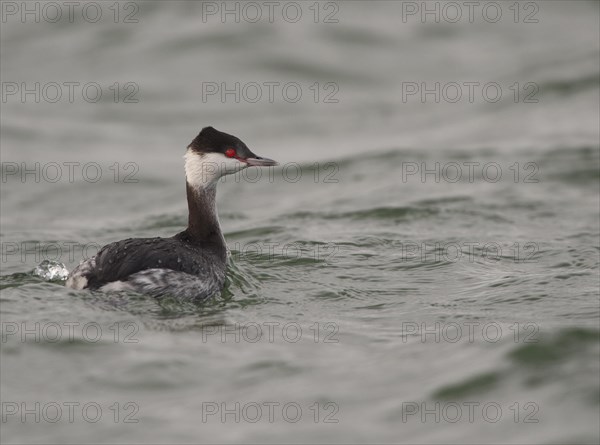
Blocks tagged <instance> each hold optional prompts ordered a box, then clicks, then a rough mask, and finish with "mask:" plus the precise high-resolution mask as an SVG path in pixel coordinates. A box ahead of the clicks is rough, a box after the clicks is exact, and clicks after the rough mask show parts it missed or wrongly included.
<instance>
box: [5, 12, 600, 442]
mask: <svg viewBox="0 0 600 445" xmlns="http://www.w3.org/2000/svg"><path fill="white" fill-rule="evenodd" d="M130 3H133V2H130ZM404 3H406V2H404ZM419 3H420V2H417V3H416V4H417V6H418V5H419ZM429 3H430V4H435V3H438V2H429ZM511 3H512V2H511ZM529 3H530V4H534V5H537V8H538V11H537V13H536V15H535V18H536V19H538V23H523V15H525V14H528V13H530V12H531V11H533V10H532V9H525V5H524V4H523V3H521V5H520V8H521V10H520V11H521V13H522V14H523V15H522V16H520V19H519V23H515V21H514V16H513V15H512V14H513V10H511V9H509V6H510V4H509V3H502V7H503V13H504V15H503V19H502V20H500V21H499V22H498V23H489V22H488V21H486V20H483V19H482V18H481V16H477V15H476V16H475V17H476V18H475V20H474V22H473V23H468V21H466V22H465V20H462V21H461V22H459V23H455V24H452V23H448V22H447V21H444V20H441V22H440V23H435V21H432V20H426V23H421V20H420V19H419V18H415V17H413V16H405V18H406V21H404V20H403V15H402V14H403V2H366V1H365V2H360V1H357V2H329V3H325V2H323V3H320V4H319V8H320V9H319V10H320V12H321V15H320V16H319V17H320V18H319V20H318V23H314V16H313V13H314V9H309V8H310V7H311V5H312V7H313V8H314V5H313V4H312V3H302V4H301V8H302V12H303V16H302V19H301V20H299V21H298V22H297V23H291V22H290V21H286V20H283V19H281V17H280V16H277V15H275V19H274V20H273V23H269V21H268V20H265V19H264V18H263V20H260V21H258V22H257V23H249V22H248V21H245V20H240V23H235V21H234V20H226V23H222V21H221V19H220V18H215V17H219V16H218V15H217V16H204V18H205V19H206V20H203V15H202V14H203V7H206V4H204V6H203V4H202V2H191V1H190V2H169V4H167V2H161V1H156V2H135V4H136V5H137V7H138V8H139V9H135V15H134V17H135V18H137V19H138V22H137V23H124V22H123V17H122V16H121V18H120V19H119V21H118V23H115V21H114V19H113V16H112V14H113V12H114V11H113V10H111V9H110V8H109V5H108V4H103V6H102V11H103V13H104V16H103V19H102V20H100V21H98V22H97V23H89V22H87V21H85V20H82V19H77V18H76V19H75V20H73V23H69V21H68V20H64V19H63V20H61V21H59V22H58V23H48V22H47V21H44V20H42V21H41V22H40V23H35V22H32V21H27V20H26V23H22V20H21V19H19V18H17V19H14V18H13V17H12V16H10V17H8V18H7V20H6V22H4V21H3V22H2V24H1V35H0V36H1V50H2V63H1V77H2V82H3V91H4V92H6V88H8V87H6V85H8V84H7V82H8V83H10V85H13V84H15V85H17V86H18V87H21V86H22V84H23V83H25V84H26V86H28V87H30V86H31V85H34V84H35V83H36V82H39V83H40V84H41V85H46V84H48V83H49V82H57V83H59V84H61V85H62V84H64V83H65V82H79V83H80V84H81V85H84V84H86V83H89V82H95V83H96V84H98V85H99V86H100V88H101V90H102V93H103V95H102V98H101V99H100V100H98V102H96V103H91V102H90V101H87V100H84V99H82V97H81V96H77V95H76V96H75V97H74V100H73V101H72V103H71V102H70V101H69V100H68V99H65V98H62V99H61V100H59V101H57V102H55V103H52V102H51V101H49V100H47V98H48V96H46V97H44V96H43V95H41V94H40V98H41V100H40V101H39V103H38V102H36V101H35V100H34V96H25V99H24V100H22V98H21V97H20V95H19V93H17V94H15V95H9V96H6V97H4V98H3V100H2V104H1V106H2V115H1V145H2V163H3V164H2V184H1V188H2V191H1V198H2V204H1V206H2V209H1V210H2V212H1V213H2V228H1V241H2V263H1V265H2V274H1V278H0V280H1V281H0V286H1V289H2V290H1V300H0V302H1V304H0V309H1V314H2V315H1V317H2V320H1V321H2V343H1V356H0V357H1V371H2V373H1V376H2V379H1V389H2V391H1V396H2V416H3V418H2V428H1V429H0V431H1V433H0V435H1V438H2V440H3V441H4V442H7V443H92V442H94V443H95V442H103V443H124V442H125V443H190V442H194V443H198V442H200V443H205V442H217V443H260V442H273V443H315V442H320V443H365V442H385V443H597V442H598V440H599V439H600V431H599V422H598V418H599V406H600V385H599V373H600V354H599V352H600V342H599V322H598V320H599V316H600V302H599V286H600V278H599V267H600V264H599V261H600V253H599V247H600V243H599V230H600V227H599V211H600V209H599V206H600V204H599V162H600V155H599V137H600V136H599V124H598V122H599V119H600V116H599V114H600V113H599V106H598V104H599V100H600V98H599V91H600V89H599V82H598V78H599V75H600V72H599V64H600V62H599V59H600V56H599V51H600V48H599V47H600V43H599V42H600V36H599V6H598V3H597V2H595V1H589V2H587V1H572V2H561V1H552V2H550V1H548V2H529ZM215 4H216V5H217V7H219V4H220V2H218V3H215ZM232 4H233V3H230V4H229V5H232ZM328 5H329V6H328ZM331 5H334V6H331ZM439 5H442V6H443V5H444V3H439ZM3 7H4V3H3ZM232 7H233V6H232ZM65 8H66V7H65ZM121 8H122V9H121V13H123V14H126V13H129V12H131V11H134V9H131V10H129V9H127V10H126V9H125V6H124V4H121ZM265 8H266V7H265ZM327 8H332V9H327ZM265 11H266V9H265ZM205 12H206V11H205ZM332 12H335V14H334V16H332V17H334V18H336V19H337V23H325V22H324V16H325V15H326V14H329V13H332ZM405 12H406V11H405ZM417 17H418V16H417ZM115 82H118V83H119V87H118V89H119V91H120V93H121V95H120V96H119V98H118V100H117V101H116V102H115V100H114V95H113V93H114V90H111V89H110V88H111V86H112V85H114V84H115ZM128 82H132V83H133V84H132V85H133V86H132V85H129V86H128V87H127V88H130V87H131V89H126V88H125V84H127V83H128ZM236 82H239V83H240V85H248V83H249V82H256V83H258V84H259V85H263V84H264V83H265V82H279V83H280V84H286V83H287V82H296V84H297V85H298V86H299V87H300V89H301V92H302V97H301V98H300V99H298V100H297V101H296V102H292V101H290V100H285V99H284V98H283V97H282V96H281V95H276V96H275V97H274V100H273V101H272V102H271V101H269V100H268V99H267V98H266V97H262V98H261V99H260V100H257V101H254V103H252V101H249V100H245V99H244V96H243V95H241V96H240V98H241V99H240V100H239V102H236V100H235V97H234V96H225V98H224V99H221V97H220V95H218V94H217V95H209V96H206V94H205V95H204V96H203V89H204V93H206V88H207V85H208V83H210V84H211V85H213V84H214V85H217V87H219V88H220V87H221V85H222V84H225V86H226V87H228V88H235V83H236ZM436 82H439V83H440V84H441V85H447V84H448V83H451V82H454V83H457V84H459V85H463V87H464V83H465V82H475V83H478V84H479V85H481V86H483V85H486V84H488V83H490V82H494V83H495V84H496V85H498V86H499V87H500V88H501V91H502V96H501V97H500V98H499V99H498V100H497V101H496V100H495V101H491V100H488V99H489V97H488V98H486V97H484V96H483V93H482V92H481V89H480V88H479V87H476V89H475V90H474V91H475V92H474V93H473V94H474V97H473V99H474V100H473V101H472V103H471V101H469V100H468V98H462V99H461V100H458V101H451V100H447V97H446V98H444V96H440V100H439V101H436V100H435V97H434V96H427V95H426V96H425V100H424V101H422V100H421V96H420V94H416V95H408V96H405V95H403V93H406V92H407V88H411V86H408V84H410V85H412V86H414V85H417V87H419V88H421V86H422V85H423V84H424V85H425V86H426V87H428V88H434V86H435V83H436ZM315 83H318V86H317V87H314V85H315ZM515 83H517V84H518V86H516V87H515ZM40 88H41V87H40ZM48 88H49V87H48ZM240 88H241V87H240ZM311 88H312V89H311ZM315 88H316V90H317V91H319V97H318V98H317V100H316V101H315V96H314V93H315ZM515 88H516V91H517V92H518V95H517V96H515V94H516V93H515ZM134 90H135V94H134V98H135V99H137V100H138V101H137V102H134V103H124V100H123V94H128V93H130V92H132V91H134ZM66 91H67V90H66V89H65V90H64V92H66ZM240 91H241V90H240ZM248 91H249V90H246V92H248ZM449 91H450V90H446V92H448V94H450V93H449ZM46 92H47V93H48V94H50V93H49V90H47V91H46ZM332 92H334V93H335V94H334V96H332V98H334V99H336V100H337V102H333V103H332V102H329V101H325V96H327V94H330V93H332ZM467 92H468V89H467V88H466V87H464V89H463V93H465V94H466V93H467ZM266 93H267V90H266V89H264V90H263V94H266ZM530 93H532V94H533V96H531V97H529V98H530V99H535V100H534V101H532V102H528V101H526V100H525V99H526V97H528V96H527V95H528V94H530ZM490 94H491V93H490ZM246 99H247V97H246ZM423 102H425V103H423ZM206 125H214V126H215V127H216V128H218V129H220V130H223V131H226V132H230V133H233V134H235V135H237V136H239V137H240V138H241V139H242V140H244V141H245V142H246V143H247V144H248V145H249V147H250V148H251V149H252V150H254V151H255V152H256V153H258V154H259V155H263V156H267V157H271V158H274V159H277V160H278V161H279V162H280V163H281V165H282V166H281V167H278V168H276V169H274V170H271V171H269V170H263V171H262V176H261V177H257V176H255V175H256V174H257V172H256V171H250V170H248V171H247V175H243V176H238V177H227V178H226V179H225V180H223V181H222V183H221V184H220V185H219V192H218V206H219V214H220V220H221V224H222V226H223V230H224V233H225V237H226V239H227V243H228V246H229V248H230V250H231V262H230V267H229V271H228V278H227V285H226V288H225V290H224V291H223V292H222V294H221V295H220V296H218V297H217V298H215V299H213V300H211V301H209V302H206V303H205V304H200V305H198V304H192V303H189V304H182V303H179V302H176V301H172V300H169V299H165V300H162V301H155V300H153V299H152V298H147V297H144V296H140V295H134V294H110V295H107V294H100V293H91V292H88V291H74V290H70V289H66V288H65V287H64V286H63V285H62V283H61V282H47V281H44V280H42V279H40V278H39V277H37V276H35V275H34V274H32V270H33V269H34V268H35V267H36V266H37V265H38V264H39V263H40V262H42V260H45V259H50V260H56V261H60V262H63V263H65V264H66V265H67V267H68V268H69V269H72V268H73V267H75V265H76V264H77V263H78V262H79V261H80V260H81V259H82V258H84V257H86V256H88V255H93V253H95V252H96V251H97V250H98V247H100V246H102V245H104V244H106V243H110V242H112V241H116V240H119V239H123V238H127V237H149V236H171V235H173V234H174V233H177V232H178V231H180V230H181V229H182V228H183V227H185V225H186V223H187V213H186V212H187V209H186V201H185V196H184V191H185V188H184V182H183V181H184V177H183V169H182V163H183V160H182V155H183V153H184V150H185V146H186V145H187V144H188V143H189V142H190V141H191V139H192V138H193V137H194V136H195V135H196V134H197V132H198V131H199V130H200V128H202V127H203V126H206ZM36 163H39V164H38V165H39V167H36ZM54 163H55V164H54ZM69 163H79V164H69ZM87 163H95V164H93V165H92V166H91V167H89V166H88V167H87V168H88V169H89V170H85V171H84V169H83V166H84V165H87ZM56 165H58V166H59V169H60V170H59V171H60V173H61V175H60V176H59V177H58V178H57V179H56V180H54V179H53V178H55V170H56ZM68 165H73V170H72V176H69V167H68ZM36 169H38V170H37V171H38V173H37V176H36V173H35V172H36ZM53 169H54V170H53ZM28 171H29V173H28ZM31 171H33V173H32V172H31ZM97 171H99V172H100V173H101V176H100V177H97V174H96V173H97ZM36 404H37V405H36ZM28 412H29V414H27V413H28ZM36 416H38V418H36Z"/></svg>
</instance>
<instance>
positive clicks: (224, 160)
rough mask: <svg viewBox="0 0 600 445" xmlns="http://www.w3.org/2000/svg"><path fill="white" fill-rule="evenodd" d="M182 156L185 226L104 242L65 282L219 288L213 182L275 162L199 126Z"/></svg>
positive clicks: (194, 295) (222, 267)
mask: <svg viewBox="0 0 600 445" xmlns="http://www.w3.org/2000/svg"><path fill="white" fill-rule="evenodd" d="M184 158H185V177H186V189H187V202H188V210H189V218H188V227H187V229H185V230H184V231H183V232H180V233H178V234H177V235H175V236H173V237H171V238H129V239H126V240H122V241H117V242H114V243H112V244H108V245H106V246H104V247H103V248H102V249H101V250H100V251H99V252H98V254H97V255H96V256H94V257H93V258H90V259H88V260H84V261H82V262H81V263H80V264H79V265H78V266H77V267H76V268H75V269H74V270H73V272H71V274H70V275H69V278H68V280H67V283H66V285H67V287H70V288H73V289H99V290H101V291H116V290H131V291H136V292H140V293H144V294H148V295H152V296H155V297H160V296H164V295H170V296H173V297H176V298H185V299H204V298H207V297H210V296H211V295H214V294H215V293H217V292H219V291H221V289H222V288H223V284H224V282H225V272H226V267H227V247H226V245H225V239H224V238H223V234H222V233H221V227H220V225H219V219H218V216H217V208H216V200H215V198H216V191H217V189H216V187H217V181H218V180H219V178H220V177H221V176H224V175H229V174H232V173H236V172H238V171H240V170H242V169H244V168H246V167H250V166H255V167H266V166H272V165H277V162H275V161H273V160H272V159H266V158H261V157H259V156H256V155H255V154H254V153H252V152H251V151H250V149H249V148H248V147H247V146H246V144H244V143H243V142H242V141H241V140H239V139H238V138H236V137H235V136H232V135H229V134H226V133H222V132H220V131H218V130H215V129H214V128H212V127H206V128H203V129H202V131H201V132H200V134H198V136H197V137H196V138H195V139H194V140H193V141H192V143H191V144H190V145H189V146H188V147H187V152H186V154H185V156H184Z"/></svg>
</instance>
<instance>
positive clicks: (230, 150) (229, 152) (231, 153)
mask: <svg viewBox="0 0 600 445" xmlns="http://www.w3.org/2000/svg"><path fill="white" fill-rule="evenodd" d="M225 156H227V157H228V158H235V150H234V149H233V148H228V149H227V150H225Z"/></svg>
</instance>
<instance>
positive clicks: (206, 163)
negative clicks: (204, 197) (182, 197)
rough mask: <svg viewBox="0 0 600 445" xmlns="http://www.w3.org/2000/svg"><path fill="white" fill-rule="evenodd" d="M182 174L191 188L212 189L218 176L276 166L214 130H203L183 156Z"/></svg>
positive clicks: (234, 139)
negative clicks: (183, 168)
mask: <svg viewBox="0 0 600 445" xmlns="http://www.w3.org/2000/svg"><path fill="white" fill-rule="evenodd" d="M184 158H185V175H186V179H187V182H188V183H189V184H190V185H192V186H193V187H202V188H204V187H210V186H215V185H216V183H217V181H218V180H219V178H220V177H221V176H224V175H230V174H232V173H236V172H238V171H240V170H243V169H245V168H247V167H253V166H254V167H269V166H273V165H277V162H275V161H274V160H272V159H267V158H262V157H260V156H257V155H255V154H254V153H252V151H250V149H249V148H248V147H247V146H246V144H244V143H243V142H242V141H241V140H239V139H238V138H236V137H235V136H232V135H230V134H227V133H223V132H221V131H218V130H216V129H214V128H213V127H205V128H203V129H202V131H201V132H200V134H198V136H196V138H195V139H194V140H193V141H192V143H191V144H190V145H189V146H188V148H187V152H186V153H185V156H184Z"/></svg>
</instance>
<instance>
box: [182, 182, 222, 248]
mask: <svg viewBox="0 0 600 445" xmlns="http://www.w3.org/2000/svg"><path fill="white" fill-rule="evenodd" d="M186 188H187V202H188V210H189V218H188V228H187V230H186V231H187V232H188V234H189V236H190V238H191V240H192V241H194V242H198V243H202V242H214V243H222V244H224V243H225V240H224V238H223V234H222V232H221V226H220V225H219V217H218V215H217V200H216V198H217V187H216V184H215V185H211V186H207V187H198V186H192V185H191V184H190V183H189V182H186Z"/></svg>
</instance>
